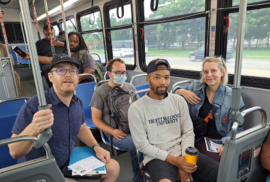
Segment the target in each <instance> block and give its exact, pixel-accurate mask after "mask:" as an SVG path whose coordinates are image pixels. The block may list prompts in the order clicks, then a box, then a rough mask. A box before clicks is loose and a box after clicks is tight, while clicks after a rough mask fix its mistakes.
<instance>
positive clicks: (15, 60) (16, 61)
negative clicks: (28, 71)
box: [9, 46, 19, 65]
mask: <svg viewBox="0 0 270 182" xmlns="http://www.w3.org/2000/svg"><path fill="white" fill-rule="evenodd" d="M9 48H10V50H11V55H12V58H13V60H14V63H15V65H16V64H19V61H18V59H17V55H16V53H15V51H14V50H13V49H12V46H9Z"/></svg>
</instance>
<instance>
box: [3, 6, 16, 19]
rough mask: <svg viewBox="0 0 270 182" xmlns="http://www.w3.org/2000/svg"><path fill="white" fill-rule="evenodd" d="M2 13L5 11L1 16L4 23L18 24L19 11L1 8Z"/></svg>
mask: <svg viewBox="0 0 270 182" xmlns="http://www.w3.org/2000/svg"><path fill="white" fill-rule="evenodd" d="M2 11H5V14H3V19H4V22H20V18H19V13H20V9H12V8H2Z"/></svg>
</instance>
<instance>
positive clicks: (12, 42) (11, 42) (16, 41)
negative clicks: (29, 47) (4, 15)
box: [0, 22, 25, 44]
mask: <svg viewBox="0 0 270 182" xmlns="http://www.w3.org/2000/svg"><path fill="white" fill-rule="evenodd" d="M7 24H9V25H12V31H13V32H12V33H13V36H14V40H13V41H11V40H9V39H8V38H7V39H8V43H9V44H17V43H24V40H22V41H19V40H18V39H17V36H16V32H15V27H14V25H15V24H17V25H20V27H21V24H20V22H4V25H5V27H6V25H7ZM22 28H23V31H24V27H22ZM22 28H20V31H22ZM6 33H7V34H9V32H6ZM24 33H25V32H22V34H24ZM0 34H1V35H0V36H1V37H0V43H3V44H5V39H4V35H3V31H2V28H1V30H0Z"/></svg>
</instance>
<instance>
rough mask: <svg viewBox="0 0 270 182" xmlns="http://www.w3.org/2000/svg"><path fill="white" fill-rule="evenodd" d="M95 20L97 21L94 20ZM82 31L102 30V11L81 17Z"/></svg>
mask: <svg viewBox="0 0 270 182" xmlns="http://www.w3.org/2000/svg"><path fill="white" fill-rule="evenodd" d="M94 18H95V20H94ZM80 22H81V27H82V31H89V30H96V29H102V25H101V15H100V11H98V12H95V13H94V16H93V14H91V16H90V14H89V15H84V16H82V17H80Z"/></svg>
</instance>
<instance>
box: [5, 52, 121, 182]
mask: <svg viewBox="0 0 270 182" xmlns="http://www.w3.org/2000/svg"><path fill="white" fill-rule="evenodd" d="M49 66H50V72H49V74H48V76H49V80H50V81H51V82H52V85H53V86H52V87H51V88H50V89H49V90H47V91H45V97H46V101H47V103H48V105H49V108H50V109H46V110H41V111H39V110H38V105H39V104H38V98H37V96H34V97H32V98H31V99H29V100H28V101H27V102H26V103H25V104H24V106H23V107H22V108H21V110H20V112H19V114H18V117H17V119H16V122H15V124H14V126H13V129H12V138H14V137H18V136H23V135H27V136H33V137H37V135H38V134H40V133H42V132H43V131H44V130H45V129H47V128H49V127H51V128H52V132H53V136H52V138H51V139H50V140H49V141H48V144H49V146H50V148H51V151H52V154H53V156H54V157H55V160H56V163H57V165H58V167H59V168H60V169H61V170H62V171H63V174H64V175H65V177H68V178H72V176H71V174H70V175H69V174H67V173H66V172H65V171H67V170H66V169H67V166H68V163H69V157H70V155H71V152H72V149H73V146H74V144H75V139H76V136H77V137H78V138H79V139H80V140H81V141H82V142H84V143H85V144H86V145H87V146H89V147H91V148H92V149H93V150H94V151H95V152H96V155H97V157H98V158H100V159H101V160H102V162H104V163H105V164H106V170H107V174H106V175H104V176H102V181H103V182H106V181H110V182H111V181H114V182H115V181H116V180H117V178H118V176H119V171H120V167H119V164H118V163H117V162H116V161H115V160H113V159H110V153H109V152H108V151H106V150H104V149H103V148H101V147H100V146H99V144H98V143H97V141H96V140H95V138H94V136H93V135H92V133H91V131H90V130H89V129H88V128H87V126H86V124H85V117H84V113H83V105H82V101H81V100H80V99H79V98H78V97H77V96H76V95H74V91H75V89H76V87H77V85H78V80H79V75H78V68H79V64H78V63H77V62H75V61H74V59H73V58H71V57H68V56H66V55H64V56H58V55H57V56H54V57H53V60H52V61H51V63H50V65H49ZM9 149H10V154H11V156H12V157H13V158H15V159H18V158H21V157H23V156H25V159H26V160H27V161H28V160H32V159H36V158H38V157H43V156H45V151H44V150H43V149H42V148H40V149H34V148H33V142H29V141H27V142H18V143H14V144H10V145H9ZM68 178H66V180H67V181H69V179H68ZM73 181H74V180H73Z"/></svg>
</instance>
